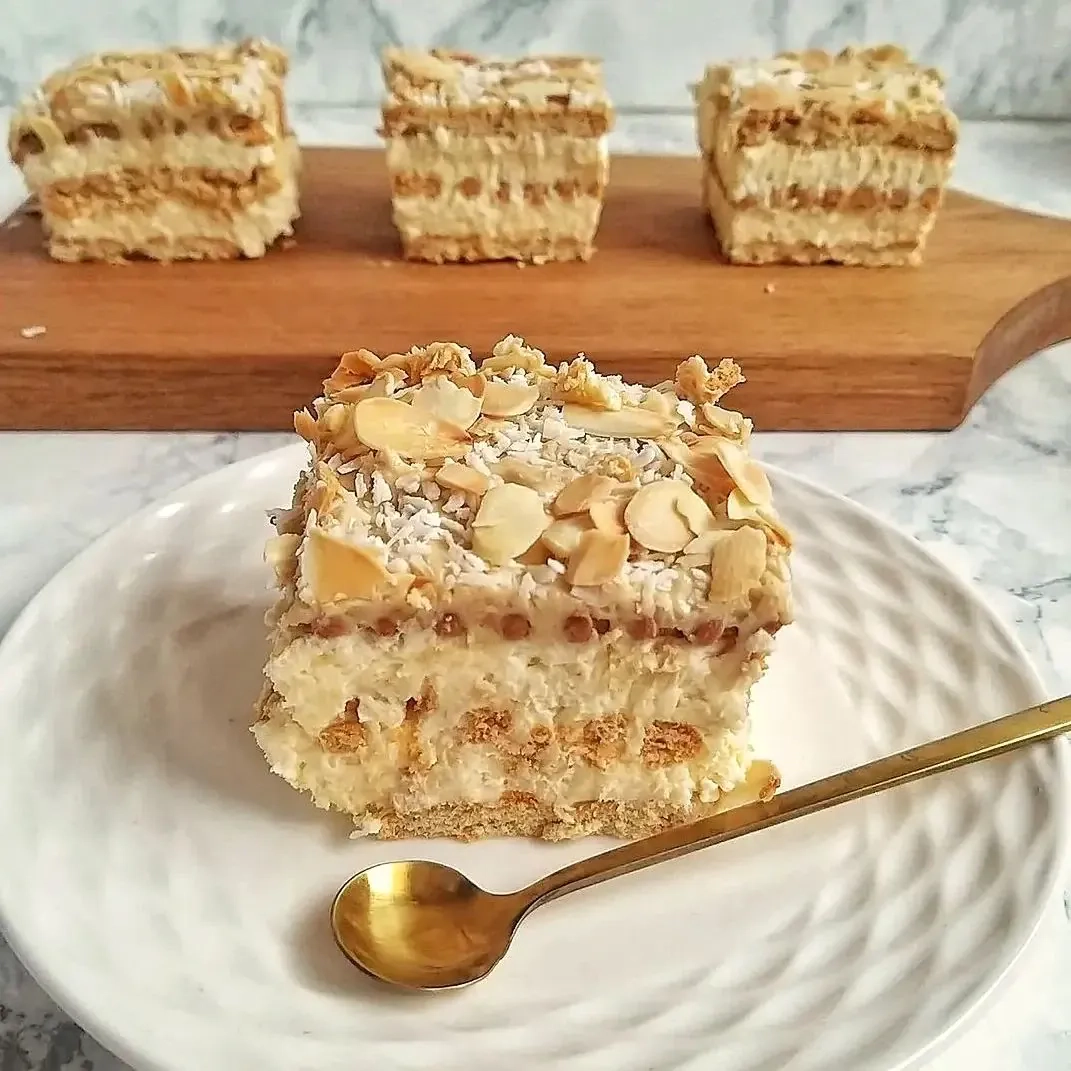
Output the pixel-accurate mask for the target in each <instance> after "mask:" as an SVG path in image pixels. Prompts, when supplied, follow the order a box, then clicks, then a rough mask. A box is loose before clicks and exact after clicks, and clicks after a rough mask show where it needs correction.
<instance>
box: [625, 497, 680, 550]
mask: <svg viewBox="0 0 1071 1071" xmlns="http://www.w3.org/2000/svg"><path fill="white" fill-rule="evenodd" d="M694 494H695V492H694V491H693V490H692V489H691V488H690V487H689V486H688V485H687V484H686V483H682V482H681V481H680V480H655V481H654V483H647V484H644V485H643V487H641V488H640V489H639V490H638V491H637V492H636V493H635V494H634V495H633V496H632V500H631V501H630V502H629V504H628V505H627V506H626V507H625V525H626V527H627V528H628V530H629V533H630V534H631V535H632V538H633V539H635V540H636V542H637V543H639V544H640V546H641V547H646V548H647V549H648V550H655V551H659V552H660V553H662V554H676V553H677V552H678V551H681V550H683V549H684V548H685V547H686V546H687V545H688V544H689V543H690V542H691V541H692V540H693V539H694V538H695V535H696V533H694V532H693V531H692V529H691V528H690V527H689V526H688V522H687V521H686V520H685V519H684V516H683V515H682V514H681V513H680V512H679V511H678V509H677V505H676V504H677V500H678V499H679V498H681V497H682V496H684V495H694Z"/></svg>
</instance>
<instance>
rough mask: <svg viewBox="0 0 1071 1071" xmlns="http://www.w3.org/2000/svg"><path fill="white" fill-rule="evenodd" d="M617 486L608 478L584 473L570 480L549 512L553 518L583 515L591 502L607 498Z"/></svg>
mask: <svg viewBox="0 0 1071 1071" xmlns="http://www.w3.org/2000/svg"><path fill="white" fill-rule="evenodd" d="M616 485H617V481H616V480H611V479H610V477H609V476H600V475H599V474H598V473H595V472H585V473H584V474H583V475H582V476H577V477H576V479H575V480H570V481H569V483H567V484H566V485H565V486H564V487H563V488H562V489H561V490H560V491H559V492H558V496H557V498H555V499H554V504H553V505H552V506H551V512H552V513H553V514H554V516H555V517H568V516H569V515H570V514H571V513H584V512H585V511H586V510H587V509H588V507H589V506H590V505H591V504H592V503H593V502H598V501H600V500H601V499H604V498H609V496H610V493H611V491H613V489H614V487H615V486H616Z"/></svg>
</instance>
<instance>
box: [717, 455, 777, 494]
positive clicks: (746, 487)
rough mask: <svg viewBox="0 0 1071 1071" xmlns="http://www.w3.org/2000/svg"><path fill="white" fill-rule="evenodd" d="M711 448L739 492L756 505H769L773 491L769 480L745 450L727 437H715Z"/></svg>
mask: <svg viewBox="0 0 1071 1071" xmlns="http://www.w3.org/2000/svg"><path fill="white" fill-rule="evenodd" d="M713 450H714V453H715V454H716V455H717V458H718V460H719V461H720V462H721V463H722V465H724V466H725V471H726V472H727V473H728V474H729V475H730V476H731V477H732V478H733V483H735V484H736V486H737V487H739V488H740V491H741V493H742V494H743V495H744V497H745V498H746V499H747V500H748V501H749V502H753V503H754V504H755V505H756V506H766V505H769V503H770V499H771V497H772V495H773V492H772V491H771V490H770V481H769V479H768V478H767V476H766V473H765V472H764V471H763V468H762V466H761V465H760V464H759V463H758V462H757V461H754V460H752V458H751V457H750V456H749V455H748V452H747V450H745V449H744V447H742V446H740V445H738V444H737V443H733V442H729V440H728V439H715V440H714V442H713Z"/></svg>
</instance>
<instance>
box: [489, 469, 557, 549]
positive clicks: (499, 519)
mask: <svg viewBox="0 0 1071 1071" xmlns="http://www.w3.org/2000/svg"><path fill="white" fill-rule="evenodd" d="M549 524H550V517H548V516H547V513H546V511H545V510H544V509H543V501H542V499H541V498H540V497H539V495H538V493H537V492H535V491H533V490H532V489H531V488H530V487H522V486H521V485H520V484H516V483H503V484H499V485H497V486H496V487H492V488H491V489H490V490H489V491H488V492H487V494H485V495H484V496H483V501H482V502H481V503H480V508H479V510H477V512H476V516H475V517H474V518H473V521H472V549H473V550H474V551H475V552H476V553H477V554H479V555H480V557H481V558H483V559H484V560H485V561H487V562H489V563H490V564H491V565H504V564H505V563H506V562H508V561H510V560H512V559H513V558H516V557H517V555H518V554H523V553H524V552H525V551H526V550H528V549H529V547H531V546H532V544H533V543H535V541H536V540H537V539H538V538H539V537H540V536H541V535H542V534H543V532H544V530H545V529H546V527H547V525H549Z"/></svg>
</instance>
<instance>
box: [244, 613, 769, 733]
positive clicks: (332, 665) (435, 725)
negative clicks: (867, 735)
mask: <svg viewBox="0 0 1071 1071" xmlns="http://www.w3.org/2000/svg"><path fill="white" fill-rule="evenodd" d="M770 646H771V640H770V637H769V635H768V634H767V633H766V632H763V631H761V630H760V631H759V632H756V633H755V634H754V635H753V636H751V637H749V638H748V639H747V640H745V641H742V642H741V643H739V644H738V645H737V646H736V647H735V648H734V649H733V650H732V651H731V652H729V653H727V654H725V655H723V656H721V657H715V655H714V649H713V648H712V647H710V646H702V645H699V644H690V643H684V642H679V641H670V640H666V639H656V640H639V641H637V640H630V639H627V638H625V637H623V636H622V635H621V634H620V633H607V634H606V635H605V636H602V637H598V638H597V639H593V640H590V641H588V642H585V643H569V642H567V641H565V640H557V641H548V640H545V639H539V640H536V639H525V640H516V641H513V640H509V641H507V640H503V639H502V637H501V636H500V635H499V634H498V632H496V631H495V630H493V629H490V628H477V629H474V630H472V631H471V632H469V633H468V634H467V635H465V636H458V637H451V638H449V639H444V638H442V637H440V636H438V635H437V634H436V633H435V632H434V631H433V630H431V629H415V630H412V631H403V632H399V633H397V634H396V635H394V636H389V637H381V636H378V635H375V634H374V633H372V632H370V631H362V632H354V633H349V634H346V635H344V636H337V637H331V638H321V637H318V636H302V637H299V638H297V639H295V640H293V641H292V642H291V643H289V644H288V645H286V646H284V647H282V648H281V649H280V650H277V651H276V652H275V653H274V654H273V655H272V657H271V658H270V659H269V661H268V664H267V668H266V670H265V672H266V673H267V676H268V678H269V680H270V681H271V683H272V685H273V687H274V688H275V690H276V692H278V694H279V695H280V696H281V697H282V701H283V704H284V707H285V709H286V712H287V713H288V714H289V715H290V716H291V717H293V718H294V719H295V720H296V721H297V722H298V724H299V725H300V726H301V727H302V728H303V729H305V730H306V731H307V732H309V733H312V734H314V735H315V734H316V733H318V732H320V730H322V729H323V728H324V727H325V726H327V725H328V724H329V723H330V722H332V721H333V720H334V719H335V718H337V717H338V716H339V715H340V714H341V713H342V711H343V709H344V708H345V706H346V704H347V702H349V701H350V700H351V699H357V700H359V704H360V705H359V713H358V716H359V718H360V720H361V722H362V723H364V724H368V725H374V726H383V727H386V728H395V727H397V726H398V725H400V724H401V723H402V721H403V720H404V718H405V713H406V702H407V700H409V699H411V698H419V697H420V696H422V695H424V694H425V693H426V691H427V689H428V688H430V689H431V690H432V691H433V693H434V709H433V710H432V711H431V712H429V713H428V714H427V715H426V716H425V718H424V725H425V727H426V731H427V733H428V735H429V736H432V737H434V736H435V735H436V734H437V733H440V732H442V733H446V732H452V731H453V729H454V727H455V726H456V725H457V724H458V723H459V722H460V721H461V719H462V718H463V717H464V715H465V714H467V713H468V712H469V711H472V710H477V709H480V708H489V709H492V710H505V711H509V712H510V713H511V715H512V716H513V721H514V726H515V729H516V731H517V732H518V733H519V734H520V736H519V739H523V740H526V739H527V738H528V736H529V735H530V733H531V730H532V729H533V728H535V727H536V726H546V727H548V728H549V727H551V726H553V725H555V724H558V725H561V724H563V723H569V722H583V721H587V720H588V719H589V718H597V717H601V716H606V715H617V714H620V713H621V712H622V711H625V712H627V713H629V714H632V715H635V716H636V717H638V718H640V719H641V720H642V721H644V722H647V721H651V720H654V719H659V718H661V719H666V720H670V721H686V722H689V723H690V724H694V725H697V726H700V727H702V726H707V725H728V726H730V727H734V728H735V727H739V726H740V725H741V724H742V723H743V721H744V718H745V716H746V710H745V705H744V695H743V693H742V692H739V689H740V688H741V687H745V688H746V687H747V686H750V685H751V684H752V683H754V681H756V680H757V679H758V678H759V676H761V673H762V665H761V661H760V660H759V658H758V657H757V656H758V655H760V654H763V653H765V652H766V651H767V650H769V648H770Z"/></svg>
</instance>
